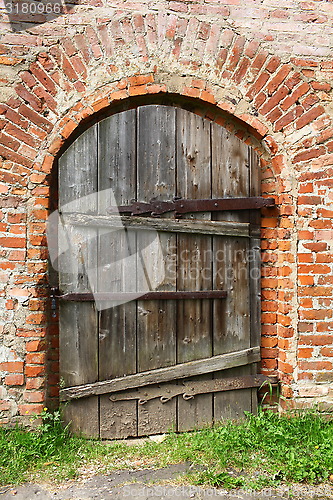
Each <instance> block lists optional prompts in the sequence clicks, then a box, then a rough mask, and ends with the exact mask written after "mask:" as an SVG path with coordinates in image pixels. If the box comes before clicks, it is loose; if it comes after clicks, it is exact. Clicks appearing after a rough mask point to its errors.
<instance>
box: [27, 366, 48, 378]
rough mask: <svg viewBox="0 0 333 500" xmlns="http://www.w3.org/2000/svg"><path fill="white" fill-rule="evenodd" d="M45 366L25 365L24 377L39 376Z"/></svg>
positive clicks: (43, 371) (42, 373)
mask: <svg viewBox="0 0 333 500" xmlns="http://www.w3.org/2000/svg"><path fill="white" fill-rule="evenodd" d="M44 373H45V367H44V365H37V366H30V365H26V367H25V375H26V377H40V376H42V375H44Z"/></svg>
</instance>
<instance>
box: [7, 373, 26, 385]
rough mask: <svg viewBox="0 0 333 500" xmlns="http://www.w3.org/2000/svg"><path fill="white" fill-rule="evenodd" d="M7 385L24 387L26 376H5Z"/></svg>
mask: <svg viewBox="0 0 333 500" xmlns="http://www.w3.org/2000/svg"><path fill="white" fill-rule="evenodd" d="M5 384H6V385H23V384H24V376H23V375H22V374H12V375H6V376H5Z"/></svg>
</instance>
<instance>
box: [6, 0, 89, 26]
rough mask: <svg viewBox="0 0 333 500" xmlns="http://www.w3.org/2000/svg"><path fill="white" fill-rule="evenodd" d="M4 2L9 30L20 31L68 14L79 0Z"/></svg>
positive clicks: (11, 0) (8, 0)
mask: <svg viewBox="0 0 333 500" xmlns="http://www.w3.org/2000/svg"><path fill="white" fill-rule="evenodd" d="M4 3H5V8H6V13H7V15H8V19H9V22H10V27H11V30H12V31H13V32H20V31H25V30H27V29H28V28H33V27H34V26H38V25H40V24H44V23H47V22H49V21H52V20H53V19H55V18H57V17H59V16H62V15H63V14H69V13H70V12H71V10H72V9H73V8H74V7H75V6H76V5H79V4H80V0H70V1H66V0H23V1H22V0H19V1H17V0H5V2H4Z"/></svg>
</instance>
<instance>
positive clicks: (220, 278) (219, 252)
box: [212, 124, 252, 421]
mask: <svg viewBox="0 0 333 500" xmlns="http://www.w3.org/2000/svg"><path fill="white" fill-rule="evenodd" d="M212 196H213V198H220V197H241V196H249V165H248V147H247V146H246V145H245V144H244V143H242V142H241V141H240V140H239V139H238V138H237V137H235V136H234V135H232V134H230V133H229V132H228V131H227V130H225V129H224V128H223V127H220V126H218V125H217V124H212ZM242 212H243V211H242ZM248 217H249V214H248V212H245V213H241V212H238V213H237V212H233V213H232V212H231V213H223V212H222V213H220V214H216V215H215V214H214V218H215V219H217V220H232V221H240V222H243V221H244V222H245V221H247V220H248ZM248 252H249V245H248V241H247V239H245V238H241V239H239V238H223V237H214V241H213V253H214V269H213V274H214V287H215V288H216V289H225V290H227V291H228V297H227V299H226V300H223V301H222V300H220V301H218V300H216V301H214V355H217V354H223V353H227V352H232V351H237V350H240V349H245V348H247V347H250V293H249V267H248ZM250 368H251V367H244V368H242V369H239V368H237V369H233V370H228V372H226V371H223V372H220V373H216V374H215V375H214V377H215V378H225V377H227V376H231V377H232V376H236V375H240V373H242V374H244V375H245V374H248V373H251V371H250ZM251 404H252V402H251V390H244V391H243V390H242V391H228V392H225V393H219V394H215V395H214V420H215V421H218V420H222V419H225V418H231V417H232V418H236V417H239V415H240V414H242V412H243V411H244V410H247V411H251ZM237 414H238V415H237Z"/></svg>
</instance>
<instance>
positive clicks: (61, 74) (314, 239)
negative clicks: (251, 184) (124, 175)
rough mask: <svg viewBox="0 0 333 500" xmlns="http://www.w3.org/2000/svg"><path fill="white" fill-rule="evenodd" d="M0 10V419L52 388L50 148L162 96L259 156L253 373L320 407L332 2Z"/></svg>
mask: <svg viewBox="0 0 333 500" xmlns="http://www.w3.org/2000/svg"><path fill="white" fill-rule="evenodd" d="M0 5H1V4H0ZM1 12H2V24H1V25H0V28H1V30H2V36H1V38H0V89H1V90H0V155H1V157H0V194H1V198H0V214H1V222H0V246H1V248H0V310H1V317H0V334H1V338H2V346H1V347H0V379H1V383H2V386H1V387H0V420H1V421H2V422H7V421H9V420H10V421H13V420H15V419H17V418H21V419H22V418H23V417H24V415H25V414H26V413H33V412H36V411H37V412H38V411H40V410H41V409H42V408H43V406H44V404H45V401H46V391H47V389H48V395H49V396H50V397H51V398H55V397H56V396H57V390H58V386H57V383H58V380H57V375H56V372H57V364H58V362H57V342H58V339H57V328H56V323H55V322H54V321H53V323H54V324H53V323H52V318H50V315H49V302H48V299H47V297H48V289H47V261H46V257H47V249H46V239H45V221H46V218H47V214H48V209H49V207H50V201H52V200H50V182H51V172H52V166H53V163H54V159H55V157H56V155H57V153H58V152H59V150H60V148H61V147H62V146H63V145H64V143H65V141H66V139H68V138H69V137H70V135H71V134H72V133H73V132H74V131H75V130H76V129H77V128H78V127H79V126H80V124H82V123H83V122H84V121H85V120H87V119H89V117H92V116H93V115H94V114H95V113H97V112H101V111H103V110H105V109H106V108H108V107H109V106H112V105H113V104H114V103H116V102H119V101H120V100H123V99H126V98H128V97H131V96H137V95H148V96H149V95H152V94H157V93H174V94H179V95H182V96H188V97H192V98H198V99H200V100H202V101H203V102H206V103H209V104H212V105H214V106H216V108H218V109H220V110H222V111H223V116H222V118H219V120H220V122H221V123H222V124H223V125H224V126H226V127H227V128H229V129H231V130H233V131H234V132H235V133H237V135H238V136H239V137H241V139H242V140H245V141H246V142H247V143H249V144H251V145H252V146H253V147H255V148H256V150H257V151H258V153H259V154H260V155H261V165H262V192H263V194H264V195H269V196H274V197H275V198H276V202H277V207H276V208H274V209H266V210H265V211H263V218H262V237H263V239H262V248H263V279H262V287H263V290H262V357H263V360H262V371H263V372H264V373H267V374H273V373H278V375H279V377H280V380H281V382H282V386H283V394H284V395H285V396H286V397H288V398H291V399H292V400H293V401H294V403H295V404H297V405H307V404H313V403H314V402H315V401H316V402H319V403H321V405H322V407H323V408H326V407H329V406H330V405H331V404H332V397H333V396H332V395H333V393H332V380H333V375H332V356H333V347H332V339H333V335H332V333H331V332H332V328H333V319H332V307H331V305H332V298H331V295H332V288H333V278H332V272H331V271H332V261H333V252H332V245H333V227H332V214H333V208H332V206H333V205H332V204H333V192H332V190H331V184H332V182H333V181H332V179H331V177H332V173H333V124H332V89H331V82H332V74H333V57H332V52H331V49H330V46H329V45H330V40H332V39H333V38H332V28H331V25H332V13H333V4H332V3H331V2H326V1H318V0H317V1H313V2H297V1H287V0H279V2H278V1H273V0H267V1H265V2H264V3H262V2H260V1H257V0H253V1H252V2H250V1H245V0H228V1H225V2H219V1H216V0H210V1H207V2H204V1H201V0H200V1H197V2H192V1H177V2H176V1H175V2H166V1H159V2H156V3H154V2H149V3H148V2H143V3H142V2H140V3H135V2H121V1H120V2H119V1H117V2H108V3H107V4H105V5H104V4H103V5H102V4H99V2H98V1H91V2H89V3H84V2H82V4H81V5H80V6H78V7H76V8H74V9H72V10H71V12H70V13H69V14H66V15H63V16H61V17H58V18H57V19H54V20H53V21H50V22H47V23H43V24H39V25H36V26H33V25H32V26H31V27H30V28H28V29H27V30H25V31H21V32H13V31H11V25H10V24H9V23H8V16H7V15H6V13H5V9H4V8H3V7H2V10H1ZM210 117H211V118H212V119H213V118H214V116H212V114H211V112H210ZM47 374H49V379H48V380H47Z"/></svg>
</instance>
